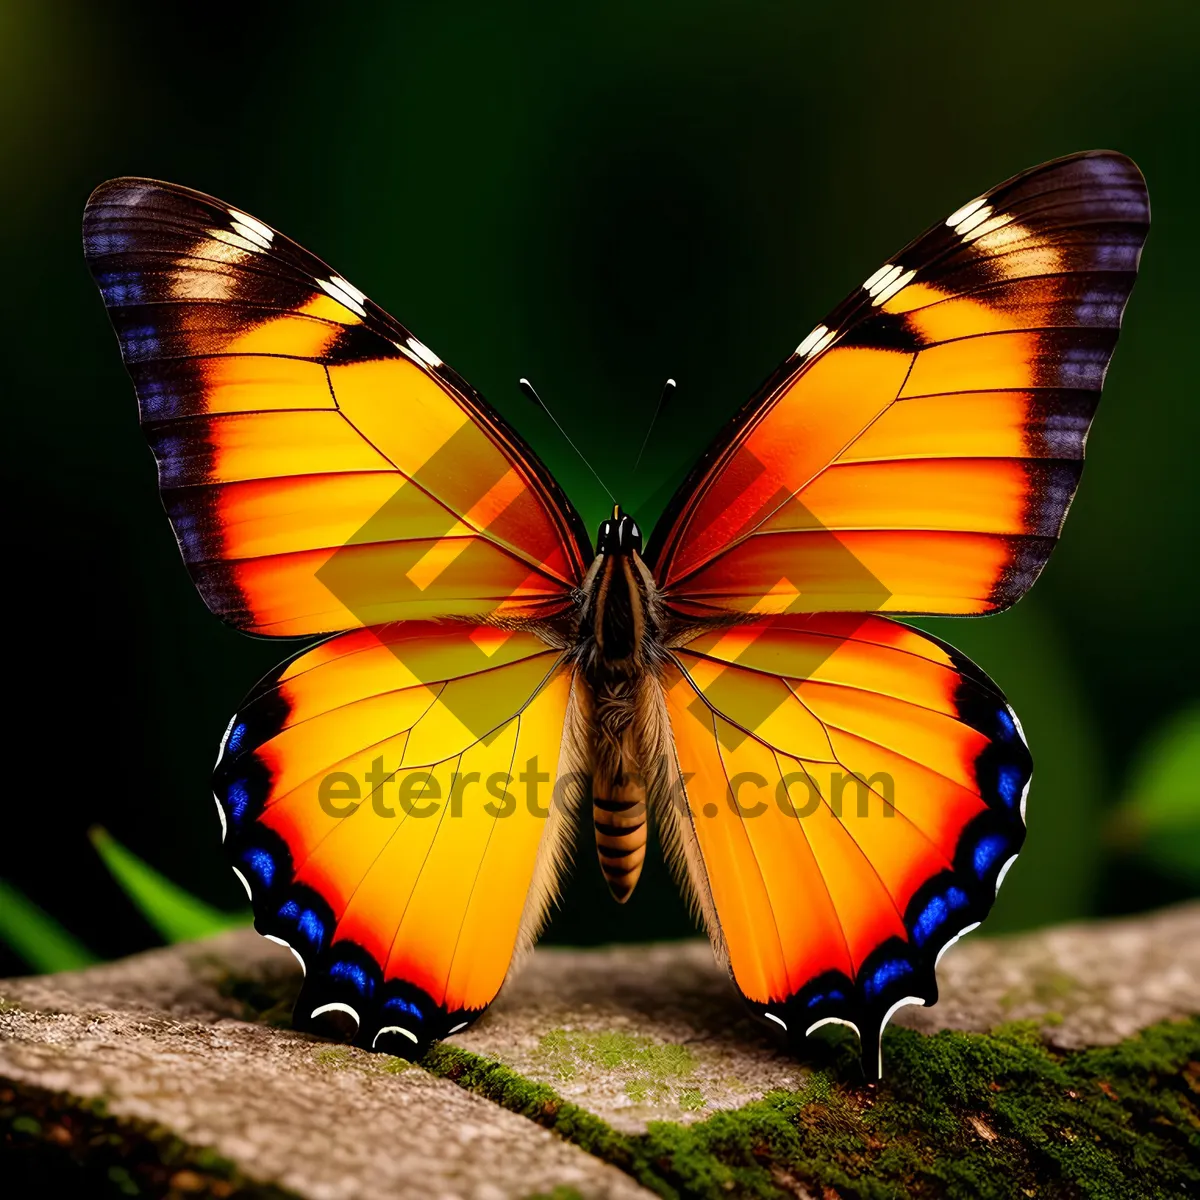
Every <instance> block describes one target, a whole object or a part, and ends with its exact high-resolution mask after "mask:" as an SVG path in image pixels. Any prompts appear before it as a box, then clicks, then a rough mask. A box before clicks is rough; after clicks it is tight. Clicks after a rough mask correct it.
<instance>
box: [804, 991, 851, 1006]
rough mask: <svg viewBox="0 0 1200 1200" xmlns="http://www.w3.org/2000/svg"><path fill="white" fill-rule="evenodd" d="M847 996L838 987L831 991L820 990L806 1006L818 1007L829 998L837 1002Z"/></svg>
mask: <svg viewBox="0 0 1200 1200" xmlns="http://www.w3.org/2000/svg"><path fill="white" fill-rule="evenodd" d="M845 998H846V997H845V996H844V995H843V994H842V993H841V992H839V991H838V990H837V988H834V989H833V990H832V991H830V992H818V993H817V994H816V995H815V996H812V997H810V998H809V1001H808V1003H807V1004H806V1005H805V1008H816V1006H817V1005H818V1004H824V1003H825V1002H826V1001H827V1000H828V1001H832V1002H837V1001H838V1000H845Z"/></svg>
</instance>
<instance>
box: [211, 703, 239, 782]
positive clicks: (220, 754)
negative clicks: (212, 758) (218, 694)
mask: <svg viewBox="0 0 1200 1200" xmlns="http://www.w3.org/2000/svg"><path fill="white" fill-rule="evenodd" d="M236 720H237V713H234V714H233V716H232V717H230V718H229V724H228V725H226V726H225V732H224V733H223V734H222V735H221V745H220V746H219V747H218V749H217V761H216V762H215V763H213V770H214V771H215V770H216V769H217V768H218V767H219V766H220V765H221V759H223V758H224V757H225V747H226V746H227V745H228V744H229V735H230V734H231V733H232V732H233V723H234V721H236Z"/></svg>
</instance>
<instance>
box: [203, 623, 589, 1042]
mask: <svg viewBox="0 0 1200 1200" xmlns="http://www.w3.org/2000/svg"><path fill="white" fill-rule="evenodd" d="M571 682H572V681H571V675H570V672H569V671H568V670H567V669H566V668H565V667H564V666H563V665H562V662H561V655H560V653H559V652H558V651H555V650H552V649H550V648H549V647H547V646H546V645H545V643H543V642H542V641H541V640H540V639H539V638H537V637H535V636H533V635H532V634H529V633H518V632H510V631H507V630H498V629H496V628H494V627H490V626H479V625H474V624H469V623H463V622H453V623H445V624H430V623H425V622H410V623H405V624H403V625H398V626H391V627H389V628H388V629H387V630H382V631H372V630H355V631H351V632H349V633H345V634H340V635H338V636H335V637H333V638H331V639H329V640H326V641H324V642H322V643H320V644H318V645H317V646H315V647H313V648H312V649H310V650H307V651H305V652H304V653H302V654H300V655H299V656H297V657H295V658H293V659H292V660H291V661H290V662H287V663H285V664H284V665H283V666H282V667H280V668H277V669H276V670H275V671H273V672H272V673H271V674H270V675H268V676H267V677H266V678H265V679H264V680H263V681H262V682H261V683H260V684H259V685H258V687H256V688H255V689H254V691H252V692H251V694H250V695H249V696H248V697H247V698H246V701H245V703H244V704H243V705H242V708H241V709H240V710H239V712H238V714H237V715H236V716H235V717H234V718H233V720H232V722H231V723H230V728H229V732H228V733H227V734H226V737H225V740H224V742H223V743H222V747H221V753H220V756H219V758H218V761H217V767H216V771H215V776H214V791H215V794H216V799H217V806H218V810H219V812H220V814H221V821H222V827H223V829H224V831H225V841H226V849H227V851H228V853H229V855H230V858H231V861H232V863H233V865H234V869H235V871H236V872H237V873H238V875H239V877H240V878H241V879H242V881H243V883H244V884H245V885H246V889H247V891H248V892H249V893H250V898H251V901H252V903H253V907H254V920H255V928H256V929H257V930H258V931H259V932H260V933H262V934H265V935H266V936H268V937H270V938H272V939H274V940H276V941H281V942H283V943H285V944H286V945H288V946H290V947H291V948H292V949H293V950H294V951H295V953H296V955H297V957H298V958H299V959H300V960H301V962H302V964H303V965H304V967H305V971H306V978H305V982H304V987H303V991H302V992H301V995H300V998H299V1000H298V1001H297V1003H296V1010H295V1020H296V1023H297V1025H298V1026H299V1027H301V1028H305V1027H315V1028H324V1027H325V1021H327V1020H328V1019H329V1018H330V1016H331V1014H335V1015H337V1016H338V1017H339V1018H340V1019H343V1020H351V1021H353V1023H354V1028H353V1036H354V1037H355V1040H356V1041H357V1042H358V1044H360V1045H362V1046H365V1047H368V1048H374V1049H384V1048H386V1049H388V1050H390V1051H391V1052H392V1053H398V1054H406V1055H409V1056H412V1055H415V1054H418V1053H420V1052H421V1051H423V1050H424V1049H425V1048H426V1047H427V1046H428V1045H429V1044H430V1043H431V1042H432V1041H434V1040H435V1039H437V1038H440V1037H444V1036H445V1035H446V1034H448V1033H454V1032H457V1030H458V1029H460V1028H462V1027H464V1026H465V1025H466V1024H469V1023H470V1022H471V1021H473V1020H474V1019H475V1018H476V1017H477V1016H478V1015H479V1014H480V1013H481V1012H482V1011H483V1010H484V1009H485V1008H486V1007H487V1005H488V1004H489V1003H490V1002H491V1000H492V999H493V997H494V996H495V995H496V993H497V991H498V990H499V988H500V985H501V983H502V982H503V981H504V977H505V974H506V973H507V971H508V968H509V964H510V962H511V960H512V958H513V956H514V954H516V953H519V952H520V951H521V950H522V949H523V948H524V947H526V946H528V945H530V944H531V943H532V941H533V939H534V938H535V936H536V934H537V932H538V931H539V928H540V925H541V921H542V917H543V915H544V913H545V911H546V907H547V905H548V904H549V902H550V900H551V898H552V897H553V895H554V893H555V890H556V887H557V871H558V867H559V866H560V865H561V861H560V860H561V858H562V856H563V855H564V854H565V853H566V850H565V847H564V844H563V839H562V834H563V831H564V829H565V828H567V816H568V814H569V811H570V809H571V806H572V805H573V804H574V802H575V797H574V796H573V795H569V794H568V793H567V791H566V790H564V789H565V788H567V787H569V785H570V781H571V779H572V778H573V777H572V776H571V775H570V773H569V772H565V773H562V774H560V773H559V766H560V762H559V760H560V751H561V750H562V746H563V741H564V734H563V730H564V717H565V714H566V711H567V705H568V701H569V695H570V688H571ZM560 778H561V779H563V780H564V781H565V782H564V784H563V785H562V786H558V787H557V790H555V788H556V785H557V780H558V779H560ZM552 781H553V782H552ZM555 801H557V803H555ZM343 1032H345V1031H344V1030H343Z"/></svg>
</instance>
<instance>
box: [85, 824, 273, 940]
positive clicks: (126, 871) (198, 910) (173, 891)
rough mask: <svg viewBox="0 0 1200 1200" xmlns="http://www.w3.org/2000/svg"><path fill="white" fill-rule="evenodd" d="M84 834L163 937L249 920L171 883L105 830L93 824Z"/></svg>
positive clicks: (189, 935)
mask: <svg viewBox="0 0 1200 1200" xmlns="http://www.w3.org/2000/svg"><path fill="white" fill-rule="evenodd" d="M88 837H90V838H91V841H92V845H93V846H95V847H96V852H97V853H98V854H99V855H100V857H101V858H102V859H103V860H104V865H105V866H106V867H107V868H108V869H109V870H110V871H111V872H112V875H113V878H114V879H115V880H116V881H117V883H118V884H120V886H121V889H122V890H123V891H124V892H125V894H126V895H127V896H128V897H129V899H130V900H132V901H133V903H134V905H136V907H137V909H138V910H139V911H140V912H141V914H142V915H143V916H144V917H145V918H146V920H147V921H149V922H150V924H151V925H153V926H154V928H155V929H157V930H158V932H159V933H160V934H161V935H162V937H163V939H164V940H165V941H167V942H188V941H194V940H195V939H197V938H204V937H211V936H212V935H213V934H214V933H221V932H222V931H223V930H226V929H234V928H237V927H239V926H242V925H248V924H249V923H250V920H251V915H250V913H248V912H235V913H228V912H223V911H222V910H221V909H219V908H213V907H212V906H211V905H209V904H205V902H204V901H203V900H200V899H198V898H197V897H196V896H193V895H192V894H191V893H190V892H187V891H185V890H184V889H183V888H181V887H180V886H179V885H178V884H174V883H172V882H171V881H170V880H169V879H167V878H166V877H165V876H164V875H160V874H159V873H158V872H157V871H156V870H155V869H154V868H153V867H152V866H150V865H149V864H148V863H146V862H144V861H143V860H142V859H140V858H138V856H137V855H136V854H134V853H133V851H132V850H128V849H126V848H125V847H124V846H122V845H121V843H120V842H118V841H117V840H116V839H115V838H114V837H113V836H112V834H110V833H109V832H108V830H106V829H102V828H100V826H98V825H96V826H93V827H92V828H91V829H90V830H89V831H88Z"/></svg>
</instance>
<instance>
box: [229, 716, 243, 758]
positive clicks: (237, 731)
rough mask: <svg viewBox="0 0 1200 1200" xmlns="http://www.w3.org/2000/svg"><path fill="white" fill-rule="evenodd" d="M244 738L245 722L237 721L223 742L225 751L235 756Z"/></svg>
mask: <svg viewBox="0 0 1200 1200" xmlns="http://www.w3.org/2000/svg"><path fill="white" fill-rule="evenodd" d="M245 738H246V722H245V721H239V722H238V723H237V724H236V725H235V726H234V727H233V728H232V729H231V730H230V731H229V737H228V738H227V739H226V741H225V750H226V752H227V753H229V754H236V753H237V752H238V751H239V750H240V749H241V748H242V742H243V741H244V740H245Z"/></svg>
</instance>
